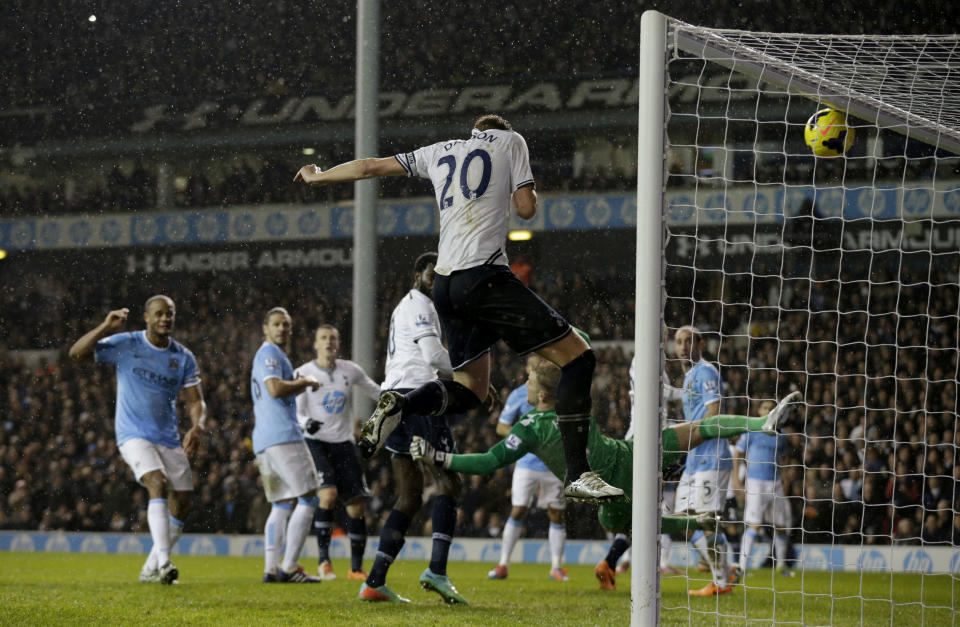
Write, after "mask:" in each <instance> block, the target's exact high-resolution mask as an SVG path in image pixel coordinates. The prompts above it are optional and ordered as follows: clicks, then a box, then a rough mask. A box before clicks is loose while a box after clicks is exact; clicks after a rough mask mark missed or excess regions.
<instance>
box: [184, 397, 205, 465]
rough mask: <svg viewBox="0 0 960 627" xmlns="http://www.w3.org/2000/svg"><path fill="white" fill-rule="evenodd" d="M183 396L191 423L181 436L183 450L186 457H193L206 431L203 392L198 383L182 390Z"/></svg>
mask: <svg viewBox="0 0 960 627" xmlns="http://www.w3.org/2000/svg"><path fill="white" fill-rule="evenodd" d="M183 395H184V403H185V405H186V409H187V415H188V416H189V417H190V423H191V426H190V429H189V430H188V431H187V432H186V434H184V436H183V450H184V451H186V453H187V456H188V457H193V456H194V455H195V454H196V453H197V448H198V447H199V446H200V437H201V436H202V435H203V434H205V433H206V431H207V426H206V422H207V404H206V402H205V401H204V400H203V390H202V389H201V387H200V384H199V383H198V384H197V385H191V386H190V387H188V388H184V390H183Z"/></svg>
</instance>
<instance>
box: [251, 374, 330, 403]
mask: <svg viewBox="0 0 960 627" xmlns="http://www.w3.org/2000/svg"><path fill="white" fill-rule="evenodd" d="M263 384H264V386H265V387H266V388H267V393H268V394H269V395H270V396H271V397H272V398H283V397H287V396H296V395H297V394H300V393H301V392H303V391H304V390H306V389H307V388H310V389H311V390H316V389H317V388H319V387H320V382H319V381H317V378H316V377H314V376H313V375H309V374H308V375H306V376H301V377H297V378H296V379H291V380H289V381H288V380H286V379H281V378H279V377H271V378H270V379H267V380H266V381H264V382H263Z"/></svg>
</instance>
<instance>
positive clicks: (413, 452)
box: [410, 435, 450, 468]
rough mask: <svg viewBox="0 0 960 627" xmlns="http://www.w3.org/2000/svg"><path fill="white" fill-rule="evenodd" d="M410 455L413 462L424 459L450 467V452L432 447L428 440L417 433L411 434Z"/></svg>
mask: <svg viewBox="0 0 960 627" xmlns="http://www.w3.org/2000/svg"><path fill="white" fill-rule="evenodd" d="M410 457H412V458H413V461H415V462H422V461H425V462H427V463H429V464H435V465H437V466H443V467H444V468H449V467H450V454H449V453H445V452H444V451H438V450H437V449H435V448H433V446H432V445H431V444H430V443H429V442H427V441H426V440H424V439H423V438H421V437H420V436H419V435H415V436H413V440H411V441H410Z"/></svg>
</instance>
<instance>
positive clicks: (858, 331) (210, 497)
mask: <svg viewBox="0 0 960 627" xmlns="http://www.w3.org/2000/svg"><path fill="white" fill-rule="evenodd" d="M809 252H810V251H809V249H797V250H796V251H793V253H796V254H799V255H800V257H801V258H798V259H792V260H790V261H791V263H790V264H786V265H785V266H784V267H789V268H793V270H792V271H787V273H786V275H777V274H771V273H768V272H766V271H764V270H763V269H762V268H761V267H759V266H758V265H756V264H757V263H759V262H758V261H756V260H755V261H754V265H752V266H750V265H748V264H746V263H743V264H741V265H734V266H733V267H730V268H727V272H726V273H720V272H707V271H700V272H697V273H694V272H692V270H690V269H688V268H684V267H682V266H671V267H670V269H669V271H668V275H667V296H668V298H667V304H666V314H665V315H666V320H667V321H668V323H670V324H671V325H672V326H679V325H680V324H684V323H688V322H690V321H693V322H694V323H695V324H696V325H697V326H699V327H700V328H701V329H703V330H704V332H705V338H706V339H707V340H708V344H707V346H708V357H709V359H710V360H711V361H715V362H716V363H719V364H720V366H721V375H722V377H723V379H724V385H725V388H724V399H725V400H724V411H725V413H748V412H754V411H755V407H756V404H755V403H754V402H753V401H755V400H757V399H762V398H773V397H783V396H784V395H785V394H786V393H787V392H789V391H790V389H793V388H796V389H799V390H801V391H802V392H803V398H804V403H803V404H802V405H801V407H802V409H800V410H799V411H798V412H797V413H796V414H795V416H794V417H793V419H792V420H791V422H790V428H789V429H788V431H792V432H793V433H792V435H791V436H790V438H789V441H790V448H789V450H788V451H787V453H786V455H785V456H784V457H783V458H782V459H781V464H782V467H783V472H782V474H783V480H784V484H785V493H786V496H787V497H788V498H789V500H790V503H791V507H792V509H793V513H794V528H793V540H794V541H795V542H826V543H831V542H832V543H853V544H860V543H865V544H889V543H892V542H893V543H919V542H924V543H953V544H960V464H958V461H960V460H958V459H957V455H958V446H960V430H958V427H957V420H956V411H957V407H956V392H957V390H956V385H957V384H956V372H957V366H958V364H957V349H956V347H957V340H958V337H957V328H958V319H957V310H958V309H957V308H958V287H957V283H958V282H957V275H956V269H954V270H952V271H948V270H944V269H933V270H931V269H930V268H929V266H925V267H924V266H922V265H921V267H913V266H911V265H910V264H908V263H904V264H902V265H901V266H900V267H899V268H898V266H897V265H892V264H883V263H877V265H876V266H875V267H874V268H873V269H872V274H871V270H870V268H869V267H867V266H864V265H862V264H860V265H858V264H856V263H850V260H848V262H847V263H845V265H844V266H843V269H842V271H841V269H840V267H839V265H838V263H839V259H838V258H837V256H836V255H834V256H825V257H823V258H819V259H818V258H816V257H813V258H809ZM787 254H788V255H789V254H791V251H788V252H787ZM804 255H807V258H806V259H803V258H802V257H803V256H804ZM877 261H883V260H882V259H878V260H877ZM781 263H782V260H781ZM941 267H946V266H941ZM884 268H888V269H884ZM889 268H893V270H892V271H891V270H890V269H889ZM6 278H7V277H5V279H6ZM221 278H222V277H220V278H217V276H216V275H185V276H183V277H182V278H179V279H178V281H177V282H176V286H177V287H176V291H173V290H170V292H171V293H170V295H171V296H173V297H174V299H175V300H176V302H177V305H178V312H179V320H178V326H177V329H176V330H175V333H174V336H175V337H176V338H177V339H179V340H181V341H182V342H184V343H185V344H186V345H187V346H188V347H190V348H191V349H192V350H193V351H194V352H195V353H196V354H197V357H198V361H199V364H200V369H201V375H202V377H203V385H204V390H205V395H206V398H207V403H208V406H209V413H210V418H211V420H210V423H211V435H210V437H209V439H207V440H206V441H205V443H204V445H203V446H202V448H201V452H200V454H199V456H198V458H197V459H196V460H195V462H194V467H195V470H196V472H195V476H196V481H197V486H196V492H195V503H194V508H193V511H192V513H191V516H190V518H189V519H188V520H187V531H188V532H211V533H250V532H253V533H255V532H259V531H260V530H261V529H262V525H263V521H264V519H265V517H266V515H267V513H268V511H269V505H268V504H267V503H266V502H265V501H264V498H263V493H262V490H261V489H259V487H258V480H259V479H258V473H257V469H256V467H255V465H254V464H253V455H252V453H251V450H250V443H249V437H250V432H251V428H252V411H251V402H250V397H249V363H250V360H251V357H252V355H253V353H254V352H255V350H256V347H257V345H258V344H259V342H260V316H261V315H262V311H263V310H264V309H265V308H267V307H269V306H272V305H274V304H284V305H286V306H287V307H289V308H290V310H291V313H292V314H293V317H294V324H295V325H296V328H295V332H294V343H293V347H292V349H291V351H290V354H291V358H292V361H293V362H294V363H295V364H298V363H302V362H304V361H307V360H308V359H311V358H312V357H313V354H312V349H311V335H310V330H311V329H312V328H314V327H315V325H317V324H319V323H320V322H324V321H333V322H334V323H335V324H337V325H338V326H340V327H341V331H342V333H343V335H344V340H345V346H344V353H345V354H348V353H349V343H350V338H349V322H348V321H349V319H350V309H351V304H350V299H349V296H348V295H349V278H348V277H347V276H340V275H331V276H329V277H325V279H324V280H323V281H316V280H298V281H284V282H281V281H278V280H277V278H278V276H275V275H272V274H270V273H261V274H259V275H257V276H249V277H244V278H243V280H233V281H231V282H230V284H229V286H225V285H224V284H223V283H222V281H221V280H220V279H221ZM287 278H289V276H288V277H287ZM301 278H304V279H306V278H307V277H306V275H304V276H303V277H301ZM839 279H842V280H839ZM380 281H381V286H382V290H381V294H382V300H381V302H383V303H393V302H396V301H397V300H398V299H399V298H400V297H401V295H402V294H403V293H405V292H406V291H407V290H408V289H409V281H408V279H407V277H406V275H405V273H403V272H398V271H397V269H396V268H392V269H386V270H385V272H384V275H383V276H382V277H381V278H380ZM145 283H147V282H145ZM534 286H535V288H536V289H537V290H538V292H539V293H540V294H542V295H543V296H544V297H545V298H546V299H548V300H549V301H551V302H555V303H558V304H559V309H560V310H561V311H562V312H563V313H564V314H565V315H567V316H568V317H569V319H570V320H572V321H573V322H574V323H576V324H579V325H580V326H582V327H583V328H585V329H586V330H588V331H589V332H590V334H591V335H592V337H593V339H594V341H595V342H596V343H597V347H598V361H599V367H598V370H597V373H596V376H595V378H594V388H593V390H594V392H593V393H594V411H595V413H596V415H597V418H598V421H599V423H600V424H601V425H602V427H603V428H604V430H605V431H606V432H607V433H609V434H610V435H612V436H615V437H621V436H622V435H623V434H624V433H625V431H626V429H627V426H628V422H629V412H630V399H629V394H628V390H629V379H628V376H629V375H628V372H627V371H628V366H629V362H628V354H627V352H625V350H624V346H625V341H628V340H629V339H630V338H631V336H632V332H631V329H632V321H633V302H632V298H633V297H632V292H633V282H632V280H631V278H630V277H629V276H623V275H618V274H617V270H615V269H601V267H600V266H599V265H598V266H597V267H593V266H589V267H587V268H585V269H584V270H583V271H582V272H580V273H578V274H575V275H572V276H563V275H562V274H561V273H559V272H556V273H551V272H550V271H548V270H543V271H541V272H539V273H537V274H535V277H534ZM150 293H151V289H150V288H149V287H144V286H143V285H138V284H137V282H133V281H118V282H116V283H115V284H114V283H113V282H110V281H106V282H101V283H99V284H94V283H93V282H91V281H81V282H77V281H71V282H68V281H67V280H65V279H64V278H63V277H54V276H51V275H40V276H37V275H21V276H19V277H15V276H10V277H9V280H8V281H5V285H4V289H3V290H2V292H0V294H2V298H0V304H2V307H0V328H2V329H3V330H4V331H5V333H4V334H3V337H5V338H6V339H5V341H6V344H7V345H6V349H9V350H22V349H47V350H49V349H55V350H57V351H59V353H58V355H59V356H57V357H52V358H50V359H48V360H47V361H46V362H44V363H39V364H35V365H31V366H27V365H24V364H23V363H18V362H17V361H14V360H12V359H10V357H9V354H8V355H7V356H6V357H4V358H3V359H2V360H0V387H2V389H3V390H4V391H5V393H4V394H3V395H2V396H0V417H2V428H0V494H2V495H3V500H2V502H0V525H2V526H3V527H6V528H17V529H48V530H49V529H64V530H116V531H121V530H123V531H126V530H135V531H136V530H143V529H144V528H145V527H144V525H145V515H146V499H145V493H144V492H143V490H142V489H137V488H136V485H135V484H134V482H133V480H132V477H131V476H130V474H129V472H128V471H127V469H126V468H125V467H124V465H123V463H122V460H121V459H120V456H119V454H118V452H117V447H116V444H115V443H114V441H113V438H112V432H113V426H112V421H113V410H112V406H113V399H114V393H115V392H114V385H115V384H114V378H113V375H112V372H111V371H110V370H109V369H108V368H104V367H96V366H75V365H73V364H70V363H67V362H66V361H65V360H64V358H63V350H64V348H65V347H66V346H68V345H69V343H70V342H71V341H72V340H73V339H74V338H75V337H76V336H77V335H78V330H79V329H83V328H84V327H85V326H87V325H89V323H90V322H91V321H93V320H97V319H99V318H100V317H101V316H102V315H103V313H104V312H105V311H106V310H107V309H109V308H110V307H113V306H117V305H118V304H120V303H123V304H126V303H133V309H134V312H136V311H137V305H136V303H140V302H142V301H143V300H144V299H145V298H146V297H147V296H149V295H150ZM378 316H379V320H378V327H377V328H378V329H381V330H382V331H381V333H380V337H378V338H377V340H378V344H377V354H378V355H382V354H384V351H385V338H384V335H385V330H386V329H387V326H388V325H387V317H388V316H389V307H386V306H384V307H381V309H380V311H379V312H378ZM132 319H133V320H139V317H138V315H137V314H136V313H134V315H133V316H132ZM131 327H132V328H138V323H131ZM610 340H613V342H607V341H610ZM666 367H667V374H668V376H669V377H670V379H671V380H672V382H673V383H674V384H676V385H679V383H680V381H681V378H682V374H681V370H680V364H679V363H678V362H677V361H676V360H673V359H671V358H670V356H669V355H668V359H667V362H666ZM378 368H380V369H382V365H380V366H378ZM381 374H382V370H381V371H380V372H373V373H371V375H372V376H373V377H374V378H375V379H376V378H377V377H378V376H380V375H381ZM521 381H522V369H521V361H520V360H519V359H517V358H516V357H514V356H511V355H510V354H509V353H507V352H506V351H503V352H499V351H498V352H497V353H496V356H495V359H494V382H495V385H496V386H497V388H498V389H499V390H500V392H501V396H503V397H505V396H506V394H507V393H508V392H509V391H510V389H512V388H513V387H515V386H516V385H518V384H519V383H520V382H521ZM669 411H670V417H672V418H675V417H677V416H679V415H680V409H679V407H670V408H669ZM651 419H653V418H652V417H651ZM495 420H496V417H495V416H489V415H485V414H480V413H473V414H471V415H470V416H468V417H467V418H466V419H465V420H463V421H462V422H461V423H459V424H458V425H457V426H456V428H455V433H456V436H457V439H458V443H459V444H458V448H459V450H461V451H465V452H478V451H484V450H486V449H487V448H488V447H490V446H491V445H492V444H494V443H495V441H496V439H497V438H496V435H495V431H494V425H493V422H494V421H495ZM382 462H383V460H378V459H374V460H372V461H370V462H367V463H366V464H365V472H366V475H367V479H368V484H369V486H370V491H371V498H370V501H369V507H368V509H367V512H368V529H369V532H370V533H371V534H374V533H376V532H377V530H378V529H379V524H380V517H381V515H382V514H383V513H384V512H385V511H389V508H390V506H391V505H392V501H391V499H392V497H391V496H390V495H391V494H392V492H391V477H390V471H389V467H388V465H385V464H383V463H382ZM509 488H510V477H509V473H508V471H506V470H503V471H500V472H498V473H497V474H496V475H494V476H493V477H491V478H488V479H482V478H479V477H474V478H471V479H470V480H469V481H468V482H467V483H466V486H465V488H464V492H463V494H462V498H461V510H460V515H461V521H460V524H459V527H458V531H457V533H458V535H461V536H482V537H487V536H489V537H494V536H497V535H498V534H499V531H500V529H501V528H502V525H503V522H504V521H505V517H506V513H507V511H508V508H509V502H508V499H505V498H504V497H503V495H504V494H507V493H508V491H509ZM130 494H133V495H134V496H133V498H132V499H131V498H130ZM731 496H732V497H733V499H732V500H731V501H730V504H731V510H735V509H737V508H738V506H739V507H742V495H738V494H731ZM737 501H740V502H739V503H738V502H737ZM727 518H729V519H730V520H731V521H735V520H737V519H738V518H737V514H734V513H733V512H732V511H731V513H730V514H728V515H727ZM568 521H570V522H569V527H570V534H571V537H600V536H601V534H602V532H601V530H600V528H599V527H598V526H597V524H596V522H595V517H594V516H592V515H590V514H589V512H588V511H587V510H584V515H570V516H569V517H568ZM427 523H428V521H426V520H424V519H420V520H418V521H416V522H415V523H414V527H413V532H414V533H421V532H423V525H424V524H427ZM527 524H528V526H529V527H530V530H531V532H532V533H533V534H534V535H536V534H538V533H539V534H543V533H545V529H546V517H545V516H543V515H542V514H541V515H540V516H539V517H537V516H534V517H533V518H531V519H529V520H528V523H527ZM739 531H740V529H739V525H736V524H731V525H730V528H729V532H730V535H731V536H733V537H736V536H737V535H739Z"/></svg>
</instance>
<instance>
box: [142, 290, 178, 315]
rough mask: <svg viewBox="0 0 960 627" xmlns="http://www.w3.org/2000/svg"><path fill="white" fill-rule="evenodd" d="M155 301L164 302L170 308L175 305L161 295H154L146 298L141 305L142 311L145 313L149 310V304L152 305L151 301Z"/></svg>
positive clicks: (171, 300) (167, 297)
mask: <svg viewBox="0 0 960 627" xmlns="http://www.w3.org/2000/svg"><path fill="white" fill-rule="evenodd" d="M156 300H164V301H166V302H167V303H168V304H169V305H170V306H171V307H174V306H175V305H174V304H173V299H172V298H170V297H169V296H165V295H163V294H154V295H153V296H151V297H150V298H148V299H147V301H146V302H145V303H143V310H144V311H147V310H148V309H150V303H152V302H153V301H156Z"/></svg>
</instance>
